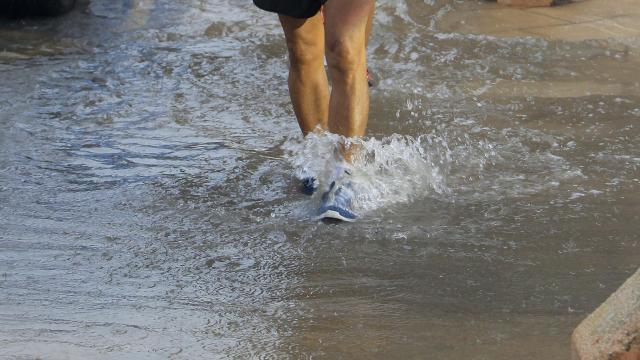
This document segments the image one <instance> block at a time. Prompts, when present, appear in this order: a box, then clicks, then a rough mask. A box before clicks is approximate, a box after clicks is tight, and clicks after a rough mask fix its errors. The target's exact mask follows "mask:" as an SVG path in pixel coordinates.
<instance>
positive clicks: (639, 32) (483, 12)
mask: <svg viewBox="0 0 640 360" xmlns="http://www.w3.org/2000/svg"><path fill="white" fill-rule="evenodd" d="M437 26H438V29H439V30H441V31H446V32H455V33H464V34H486V35H491V36H496V37H526V36H531V37H541V38H546V39H550V40H565V41H583V40H589V39H610V38H638V37H640V0H615V1H611V0H581V1H574V2H572V3H569V4H566V5H561V6H554V7H545V8H527V9H523V8H511V7H502V6H500V5H498V4H495V3H477V4H475V5H473V7H472V8H470V9H465V10H463V11H451V12H449V13H448V14H446V15H445V16H444V17H443V18H442V19H441V20H440V22H439V23H438V25H437Z"/></svg>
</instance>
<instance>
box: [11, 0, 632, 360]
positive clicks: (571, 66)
mask: <svg viewBox="0 0 640 360" xmlns="http://www.w3.org/2000/svg"><path fill="white" fill-rule="evenodd" d="M464 6H466V5H464V4H463V3H459V2H453V1H448V0H447V1H445V0H442V1H431V2H420V1H406V2H405V1H401V2H397V1H380V2H379V12H378V14H377V20H376V21H377V23H376V27H375V35H374V37H373V39H372V41H371V49H370V50H371V66H372V67H373V68H375V69H376V70H377V71H378V72H379V73H380V74H381V76H382V78H383V81H382V83H381V84H380V86H379V87H378V88H376V89H374V90H373V92H372V111H371V113H372V117H371V121H370V131H369V132H370V134H371V135H372V138H370V139H366V140H365V141H363V143H362V144H361V146H362V148H363V154H364V155H363V156H362V158H361V159H360V160H359V161H360V163H359V164H360V172H359V175H358V176H360V178H361V179H362V184H363V185H362V187H363V189H366V190H367V193H366V194H367V195H366V196H363V197H362V198H361V199H360V200H361V203H360V206H361V207H362V209H363V210H365V214H366V215H365V216H364V217H363V219H362V221H360V222H357V223H355V224H350V225H336V224H323V223H318V222H316V221H314V220H312V219H310V217H311V216H312V215H313V214H312V209H313V201H314V199H313V198H308V197H305V196H304V195H301V194H299V193H298V182H297V180H296V178H295V174H296V171H297V170H298V169H299V167H300V166H301V165H303V164H311V166H312V167H314V166H315V167H317V169H320V168H321V167H322V166H323V164H322V162H319V161H317V159H318V158H330V155H331V154H329V152H327V151H326V147H325V146H322V145H323V144H326V143H327V142H331V141H332V139H331V138H323V137H312V138H311V139H309V140H308V141H306V142H301V140H300V139H299V138H298V129H297V128H296V125H295V121H294V120H293V114H292V112H291V110H290V106H289V99H288V94H287V90H286V59H285V55H284V54H285V46H284V44H283V41H282V36H281V34H280V30H279V27H278V24H277V21H276V19H275V18H274V17H273V16H267V15H265V14H263V13H261V12H258V11H257V10H255V9H253V8H252V6H251V5H250V4H249V3H246V4H245V3H238V2H233V1H225V0H211V1H206V2H204V1H195V0H181V1H146V0H145V1H126V2H110V1H101V0H94V1H92V2H91V3H90V4H87V5H86V6H84V7H81V8H80V9H78V10H77V11H76V12H74V13H72V14H69V15H68V16H65V17H62V18H59V19H53V20H29V21H21V22H5V23H3V24H2V25H1V29H0V49H2V51H1V52H0V80H1V82H2V84H3V86H1V87H0V107H1V109H2V111H1V113H0V227H1V229H2V231H0V260H1V261H0V274H1V275H0V291H1V292H2V294H3V296H2V297H1V299H0V356H3V357H21V356H27V357H32V356H45V357H52V358H69V357H71V358H85V357H87V358H95V357H106V358H122V357H123V356H125V357H152V358H154V357H157V358H167V357H175V358H199V357H207V358H211V357H213V358H238V359H240V358H242V359H244V358H250V357H255V358H274V357H275V358H287V357H291V358H312V357H314V358H339V357H342V358H362V357H367V358H381V359H386V358H434V359H446V358H462V357H468V358H477V359H507V358H513V357H514V356H517V354H521V353H522V352H523V351H526V352H527V353H529V354H531V356H530V357H531V358H544V359H565V358H567V357H568V352H569V347H568V345H567V342H568V336H569V334H570V331H571V329H572V328H573V327H574V326H575V325H576V323H577V322H578V321H579V320H580V319H581V318H582V317H583V316H584V315H585V314H586V313H587V312H589V311H591V310H592V309H593V308H594V307H595V306H596V305H597V304H598V303H599V302H600V301H602V300H603V299H604V297H606V296H607V294H608V293H610V292H611V291H612V290H613V289H614V288H615V287H616V286H617V285H618V284H620V283H621V282H622V281H623V279H624V278H625V277H626V276H627V275H628V274H629V273H630V272H631V271H633V270H635V269H634V268H635V266H636V265H637V256H638V251H639V250H638V241H639V240H640V239H639V238H638V234H639V233H640V225H639V224H640V222H639V221H638V220H639V219H638V213H639V212H638V204H639V200H640V199H639V197H638V193H639V192H638V187H639V186H640V172H639V171H638V170H639V169H638V167H639V166H640V148H639V144H640V142H639V141H637V140H638V135H639V128H638V118H639V117H640V102H639V101H638V100H639V98H638V92H637V84H638V82H640V78H639V77H638V76H639V75H638V73H637V72H636V71H633V72H631V71H630V70H629V69H631V68H633V66H632V65H633V64H637V63H638V59H640V57H639V53H638V51H639V49H640V46H639V45H640V44H638V42H637V39H635V40H634V39H624V40H610V41H597V42H595V41H583V42H574V43H568V42H561V41H558V42H550V41H545V40H542V39H531V38H514V39H505V38H502V39H496V38H491V37H486V36H475V35H459V34H450V33H440V32H439V30H438V20H439V19H440V17H441V16H442V15H443V14H444V13H446V12H450V11H456V10H457V9H458V8H459V7H464ZM592 83H598V84H599V86H600V87H599V89H600V91H594V92H593V93H587V92H585V91H584V90H583V89H577V90H573V89H574V88H572V87H571V85H566V84H574V85H575V84H578V85H576V86H582V85H580V84H592ZM558 84H565V85H562V86H568V87H565V88H562V87H558V86H559V85H558ZM634 84H636V85H634ZM545 86H555V88H554V90H553V91H546V90H544V89H545ZM505 89H506V90H505ZM562 89H565V90H566V91H562ZM603 89H604V90H603ZM607 89H615V90H616V91H610V92H608V91H607Z"/></svg>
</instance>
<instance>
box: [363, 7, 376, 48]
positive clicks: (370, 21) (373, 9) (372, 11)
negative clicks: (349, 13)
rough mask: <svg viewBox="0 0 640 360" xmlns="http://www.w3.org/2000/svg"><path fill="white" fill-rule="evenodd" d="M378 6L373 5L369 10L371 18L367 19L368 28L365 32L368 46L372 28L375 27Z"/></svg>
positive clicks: (366, 45) (365, 45)
mask: <svg viewBox="0 0 640 360" xmlns="http://www.w3.org/2000/svg"><path fill="white" fill-rule="evenodd" d="M375 12H376V7H375V5H374V6H372V7H371V10H370V11H369V18H368V19H367V30H366V32H365V41H366V42H365V44H364V47H365V48H367V47H368V46H369V38H370V37H371V28H372V27H373V16H374V15H375Z"/></svg>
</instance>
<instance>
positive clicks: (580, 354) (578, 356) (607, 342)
mask: <svg viewBox="0 0 640 360" xmlns="http://www.w3.org/2000/svg"><path fill="white" fill-rule="evenodd" d="M571 340H572V350H573V351H572V352H573V355H572V358H573V360H640V270H638V271H637V272H636V273H635V274H634V275H633V276H631V277H630V278H629V279H628V280H627V281H626V282H625V283H624V284H622V286H620V288H619V289H618V290H617V291H616V292H614V293H613V294H612V295H611V296H610V297H609V298H608V299H607V300H606V301H605V302H604V303H602V305H600V306H599V307H598V308H597V309H596V310H595V311H594V312H593V313H591V314H590V315H589V316H587V318H586V319H585V320H584V321H582V323H580V325H578V327H577V328H576V329H575V330H574V332H573V336H572V339H571Z"/></svg>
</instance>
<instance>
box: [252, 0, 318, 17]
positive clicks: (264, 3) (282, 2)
mask: <svg viewBox="0 0 640 360" xmlns="http://www.w3.org/2000/svg"><path fill="white" fill-rule="evenodd" d="M326 2H327V0H253V3H254V4H256V6H257V7H259V8H260V9H262V10H267V11H271V12H274V13H278V14H280V15H287V16H291V17H294V18H299V19H307V18H310V17H313V16H314V15H315V14H317V13H318V11H319V10H320V8H321V7H322V5H324V3H326Z"/></svg>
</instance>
